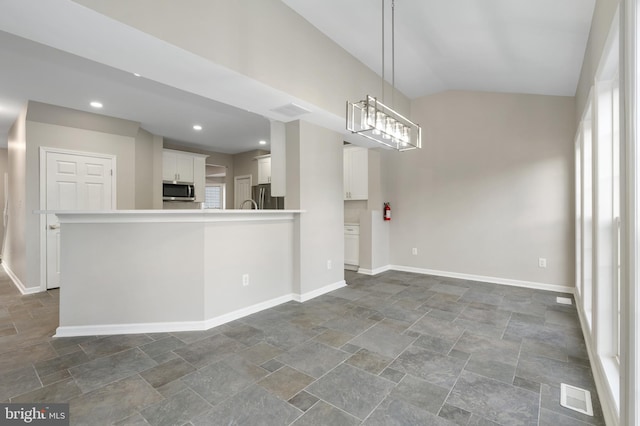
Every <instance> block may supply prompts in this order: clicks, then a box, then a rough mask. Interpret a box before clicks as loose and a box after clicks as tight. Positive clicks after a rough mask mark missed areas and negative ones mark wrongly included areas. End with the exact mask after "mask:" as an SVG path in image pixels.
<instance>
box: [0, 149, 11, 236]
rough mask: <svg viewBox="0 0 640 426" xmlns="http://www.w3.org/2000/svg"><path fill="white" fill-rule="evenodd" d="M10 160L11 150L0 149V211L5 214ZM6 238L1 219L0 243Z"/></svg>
mask: <svg viewBox="0 0 640 426" xmlns="http://www.w3.org/2000/svg"><path fill="white" fill-rule="evenodd" d="M8 160H9V150H8V149H6V148H0V206H1V207H0V211H3V212H4V203H5V197H6V195H7V194H5V193H4V177H5V173H7V180H8V172H9V170H8V169H7V166H8ZM2 238H4V221H3V220H1V219H0V241H2Z"/></svg>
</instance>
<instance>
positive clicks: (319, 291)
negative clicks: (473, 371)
mask: <svg viewBox="0 0 640 426" xmlns="http://www.w3.org/2000/svg"><path fill="white" fill-rule="evenodd" d="M346 286H347V283H346V282H345V280H342V281H338V282H336V283H333V284H329V285H326V286H324V287H321V288H319V289H317V290H313V291H309V292H307V293H304V294H293V295H292V300H295V301H296V302H301V303H302V302H306V301H307V300H311V299H313V298H316V297H318V296H322V295H323V294H327V293H330V292H332V291H334V290H338V289H339V288H342V287H346Z"/></svg>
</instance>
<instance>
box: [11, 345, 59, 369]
mask: <svg viewBox="0 0 640 426" xmlns="http://www.w3.org/2000/svg"><path fill="white" fill-rule="evenodd" d="M57 356H58V354H57V353H56V351H55V350H54V349H53V348H52V347H51V345H50V344H49V343H46V342H42V343H38V344H35V345H31V346H27V347H25V348H19V349H16V350H13V351H7V352H4V353H2V356H0V375H2V374H5V373H8V372H9V371H11V370H17V369H18V368H24V367H29V366H30V365H31V364H32V363H34V362H38V361H41V360H45V359H51V358H55V357H57Z"/></svg>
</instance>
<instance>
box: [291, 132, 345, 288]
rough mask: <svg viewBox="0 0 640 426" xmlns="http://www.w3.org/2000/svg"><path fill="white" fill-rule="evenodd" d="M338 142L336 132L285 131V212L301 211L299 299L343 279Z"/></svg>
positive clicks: (297, 273) (296, 283) (297, 248)
mask: <svg viewBox="0 0 640 426" xmlns="http://www.w3.org/2000/svg"><path fill="white" fill-rule="evenodd" d="M342 143H343V142H342V137H341V135H339V134H338V133H335V132H333V131H331V130H327V129H324V128H322V127H318V126H316V125H313V124H310V123H306V122H304V121H295V122H292V123H288V124H287V126H286V144H287V154H286V159H287V160H286V163H287V197H286V198H285V208H287V209H301V210H304V213H302V214H301V215H300V218H299V221H298V223H297V226H298V232H299V241H297V242H296V244H294V256H296V257H297V256H299V259H298V258H296V259H294V268H295V265H298V260H299V269H298V268H296V269H295V270H294V292H298V293H300V294H305V293H309V292H312V291H314V290H318V289H320V288H322V287H325V286H328V285H331V284H336V283H338V282H340V281H342V280H344V270H343V265H344V228H343V225H344V209H343V197H342V177H343V171H342ZM328 260H331V262H332V269H328V268H327V261H328Z"/></svg>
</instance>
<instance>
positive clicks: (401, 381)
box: [0, 272, 604, 426]
mask: <svg viewBox="0 0 640 426" xmlns="http://www.w3.org/2000/svg"><path fill="white" fill-rule="evenodd" d="M346 278H347V282H348V283H349V286H348V287H346V288H343V289H340V290H337V291H334V292H332V293H330V294H328V295H324V296H321V297H318V298H316V299H313V300H311V301H309V302H306V303H304V304H299V303H295V302H290V303H286V304H284V305H280V306H278V307H276V308H273V309H269V310H266V311H263V312H260V313H258V314H255V315H252V316H249V317H246V318H243V319H241V320H238V321H234V322H232V323H229V324H225V325H223V326H221V327H217V328H215V329H211V330H208V331H203V332H185V333H161V334H148V335H122V336H107V337H97V336H93V337H79V338H63V339H52V338H51V337H50V336H51V335H52V334H53V333H54V330H55V328H56V326H57V321H58V319H57V318H58V291H50V292H47V293H42V294H34V295H28V296H21V295H19V293H18V292H17V291H16V290H15V288H14V287H13V285H12V284H11V283H10V282H9V281H8V279H7V277H6V276H5V275H0V401H2V402H9V401H11V402H21V401H22V402H52V403H53V402H69V403H70V407H71V420H72V422H71V423H72V424H73V425H107V424H117V425H147V424H151V425H243V426H246V425H269V426H270V425H290V424H291V425H295V426H301V425H357V424H365V425H496V424H498V425H505V426H515V425H554V426H555V425H586V424H595V425H603V424H604V421H603V418H602V413H601V409H600V405H599V402H598V399H597V394H596V393H595V389H594V384H593V377H592V374H591V371H590V368H589V361H588V359H587V353H586V350H585V345H584V342H583V338H582V334H581V331H580V328H579V323H578V318H577V314H576V311H575V309H574V308H573V307H567V306H562V305H558V304H556V303H555V297H556V296H557V294H554V293H549V292H543V291H534V290H529V289H522V288H512V287H506V286H499V285H493V284H486V283H478V282H470V281H464V280H456V279H448V278H439V277H432V276H424V275H416V274H409V273H403V272H387V273H384V274H380V275H378V276H376V277H367V276H362V275H358V274H355V273H352V272H346ZM563 296H566V295H563ZM561 382H565V383H568V384H572V385H577V386H580V387H585V388H587V389H589V390H591V392H592V395H593V403H594V408H595V412H596V413H595V416H594V417H588V416H585V415H582V414H579V413H576V412H573V411H570V410H567V409H565V408H562V407H561V406H560V405H559V403H558V401H559V392H560V383H561Z"/></svg>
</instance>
